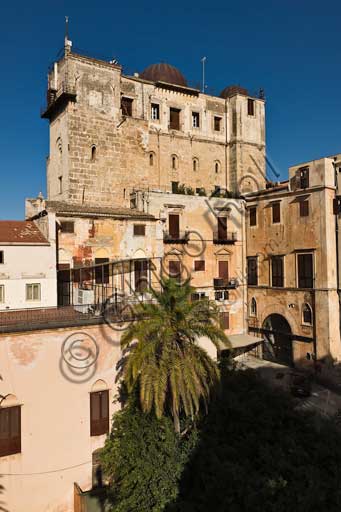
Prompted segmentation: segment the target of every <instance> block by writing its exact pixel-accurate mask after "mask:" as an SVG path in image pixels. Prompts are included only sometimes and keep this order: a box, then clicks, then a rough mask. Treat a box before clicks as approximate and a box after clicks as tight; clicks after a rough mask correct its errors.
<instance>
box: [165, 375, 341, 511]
mask: <svg viewBox="0 0 341 512" xmlns="http://www.w3.org/2000/svg"><path fill="white" fill-rule="evenodd" d="M222 386H223V392H222V394H221V396H220V397H219V399H217V400H216V401H215V402H214V403H212V404H211V406H210V412H209V415H208V416H207V417H206V418H205V419H204V422H203V424H202V426H201V432H200V441H199V443H198V446H197V447H196V450H195V452H194V453H193V457H192V459H191V461H190V463H189V464H188V466H187V468H186V470H185V472H184V474H183V478H182V483H181V490H180V497H179V498H178V500H177V501H176V503H175V504H173V506H170V507H168V508H167V509H166V510H167V512H175V511H176V512H180V511H181V512H207V511H208V510H212V511H215V512H244V511H245V512H249V511H251V510H252V511H253V512H284V511H285V512H287V511H288V510H293V511H295V512H313V511H328V512H334V511H335V512H339V511H340V510H341V437H340V432H339V431H338V430H337V429H336V428H335V427H334V425H333V423H332V422H331V421H327V420H323V419H322V418H318V417H316V416H313V415H312V414H303V413H302V412H301V413H299V412H297V411H296V410H295V409H294V404H293V402H292V400H291V398H290V397H289V396H287V395H285V394H282V393H280V392H278V391H277V390H273V389H270V388H269V387H268V386H267V385H266V384H265V383H264V382H263V381H261V380H260V378H258V377H257V375H255V374H254V373H253V372H251V371H247V372H245V371H233V372H228V373H224V375H223V377H222Z"/></svg>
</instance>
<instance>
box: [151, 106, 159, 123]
mask: <svg viewBox="0 0 341 512" xmlns="http://www.w3.org/2000/svg"><path fill="white" fill-rule="evenodd" d="M151 117H152V119H153V121H158V120H159V119H160V105H158V103H152V105H151Z"/></svg>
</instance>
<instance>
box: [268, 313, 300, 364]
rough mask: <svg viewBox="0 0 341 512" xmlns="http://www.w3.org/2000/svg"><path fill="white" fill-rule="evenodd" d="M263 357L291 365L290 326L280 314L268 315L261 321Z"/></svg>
mask: <svg viewBox="0 0 341 512" xmlns="http://www.w3.org/2000/svg"><path fill="white" fill-rule="evenodd" d="M262 332H263V334H264V343H263V359H266V360H268V361H274V362H276V363H280V364H285V365H288V366H293V355H292V336H291V334H292V333H291V328H290V325H289V323H288V322H287V320H286V319H285V318H284V316H282V315H278V314H276V313H274V314H273V315H269V316H268V317H267V318H266V319H265V320H264V323H263V328H262Z"/></svg>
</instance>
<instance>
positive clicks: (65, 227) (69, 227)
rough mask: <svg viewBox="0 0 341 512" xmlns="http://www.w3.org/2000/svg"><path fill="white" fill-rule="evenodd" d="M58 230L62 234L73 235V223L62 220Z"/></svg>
mask: <svg viewBox="0 0 341 512" xmlns="http://www.w3.org/2000/svg"><path fill="white" fill-rule="evenodd" d="M60 230H61V232H62V233H74V232H75V223H74V222H71V221H68V220H63V221H61V223H60Z"/></svg>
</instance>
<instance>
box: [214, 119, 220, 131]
mask: <svg viewBox="0 0 341 512" xmlns="http://www.w3.org/2000/svg"><path fill="white" fill-rule="evenodd" d="M220 124H221V117H218V116H214V131H215V132H220Z"/></svg>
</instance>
